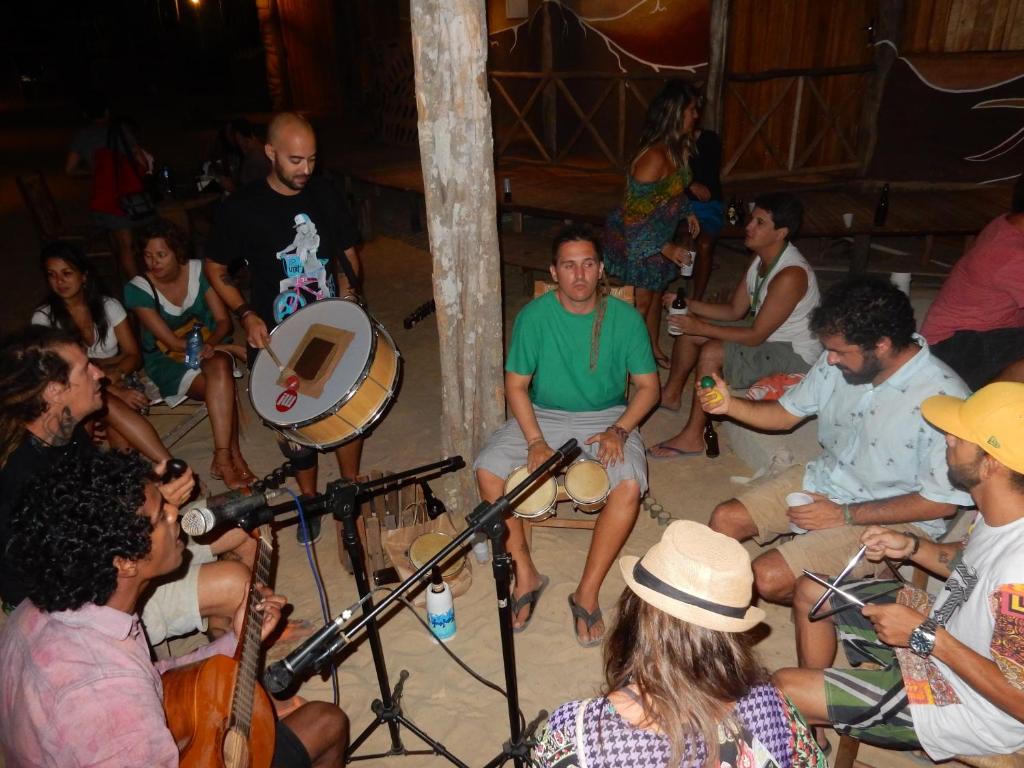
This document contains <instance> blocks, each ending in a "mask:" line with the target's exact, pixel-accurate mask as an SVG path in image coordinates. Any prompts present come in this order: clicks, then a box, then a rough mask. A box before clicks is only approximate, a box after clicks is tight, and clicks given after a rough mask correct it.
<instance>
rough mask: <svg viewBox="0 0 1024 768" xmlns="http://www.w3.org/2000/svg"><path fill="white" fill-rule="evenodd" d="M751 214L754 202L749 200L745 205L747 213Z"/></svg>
mask: <svg viewBox="0 0 1024 768" xmlns="http://www.w3.org/2000/svg"><path fill="white" fill-rule="evenodd" d="M753 212H754V201H753V200H751V201H750V202H749V203H747V213H753Z"/></svg>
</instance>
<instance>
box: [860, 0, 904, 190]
mask: <svg viewBox="0 0 1024 768" xmlns="http://www.w3.org/2000/svg"><path fill="white" fill-rule="evenodd" d="M904 5H905V2H904V0H879V2H878V18H877V19H876V21H875V24H876V26H875V40H889V41H891V42H892V44H893V45H894V46H897V47H898V46H900V45H901V44H902V38H903V35H902V30H903V12H904ZM893 45H876V46H875V52H874V59H875V73H874V76H872V77H871V81H870V83H869V84H868V87H867V90H866V91H865V93H864V101H863V103H862V106H861V113H860V124H861V131H860V140H859V141H858V142H857V153H858V156H859V157H860V163H861V166H860V170H861V175H862V176H866V175H867V172H868V168H869V167H870V166H871V158H872V157H873V156H874V154H875V143H876V142H877V141H878V111H879V109H880V108H881V106H882V96H883V95H884V93H885V81H886V79H888V77H889V70H890V69H891V68H892V65H893V62H895V61H896V55H897V52H896V50H894V48H893Z"/></svg>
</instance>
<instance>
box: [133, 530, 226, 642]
mask: <svg viewBox="0 0 1024 768" xmlns="http://www.w3.org/2000/svg"><path fill="white" fill-rule="evenodd" d="M187 549H188V552H189V553H190V554H191V558H190V559H189V561H188V563H185V564H183V565H182V567H181V568H179V569H178V570H177V571H175V572H174V573H173V574H170V576H169V577H165V578H167V579H168V580H166V581H164V582H163V583H161V584H159V585H157V587H156V589H154V590H153V593H152V594H151V595H150V596H149V597H148V598H146V602H145V604H144V605H143V606H142V624H143V626H144V627H145V628H146V637H148V638H149V644H150V645H159V644H160V643H162V642H163V641H164V640H166V639H167V638H169V637H178V636H179V635H187V634H189V633H190V632H195V631H197V630H198V631H200V632H204V631H206V620H205V619H204V618H203V617H202V616H200V615H199V568H200V566H202V565H203V564H205V563H212V562H213V561H214V560H216V559H217V556H216V555H214V554H213V551H212V550H211V549H210V547H209V546H208V545H206V544H197V543H196V542H195V541H193V540H192V539H189V540H188V547H187Z"/></svg>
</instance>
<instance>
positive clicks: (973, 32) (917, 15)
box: [900, 0, 1024, 54]
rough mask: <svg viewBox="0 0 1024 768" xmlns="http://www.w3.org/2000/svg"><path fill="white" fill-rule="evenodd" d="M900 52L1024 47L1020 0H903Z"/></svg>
mask: <svg viewBox="0 0 1024 768" xmlns="http://www.w3.org/2000/svg"><path fill="white" fill-rule="evenodd" d="M902 38H903V39H902V45H901V46H900V52H901V53H904V54H912V53H963V52H967V51H1013V50H1018V51H1019V50H1021V49H1024V2H1021V1H1020V0H906V10H905V15H904V17H903V35H902Z"/></svg>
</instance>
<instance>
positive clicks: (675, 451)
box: [647, 442, 704, 461]
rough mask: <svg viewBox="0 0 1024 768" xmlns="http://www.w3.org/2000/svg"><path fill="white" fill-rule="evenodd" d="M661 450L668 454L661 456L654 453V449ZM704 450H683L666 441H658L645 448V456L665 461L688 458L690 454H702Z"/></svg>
mask: <svg viewBox="0 0 1024 768" xmlns="http://www.w3.org/2000/svg"><path fill="white" fill-rule="evenodd" d="M657 450H662V451H668V452H669V455H668V456H661V455H660V454H657V453H654V451H657ZM703 455H704V451H684V450H683V449H682V448H673V447H672V446H671V445H669V444H668V443H667V442H662V443H658V444H657V445H655V446H653V447H651V448H648V449H647V458H648V459H651V460H653V461H667V460H669V459H688V458H690V457H691V456H703Z"/></svg>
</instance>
